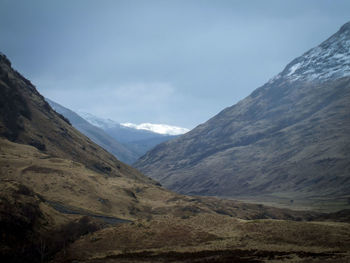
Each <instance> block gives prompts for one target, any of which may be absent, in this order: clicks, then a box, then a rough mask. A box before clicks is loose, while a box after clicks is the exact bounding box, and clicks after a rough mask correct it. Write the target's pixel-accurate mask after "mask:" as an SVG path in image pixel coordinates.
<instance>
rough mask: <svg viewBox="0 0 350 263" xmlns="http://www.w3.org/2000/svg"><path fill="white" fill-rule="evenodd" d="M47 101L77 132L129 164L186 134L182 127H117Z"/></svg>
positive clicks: (110, 122) (111, 121) (125, 125)
mask: <svg viewBox="0 0 350 263" xmlns="http://www.w3.org/2000/svg"><path fill="white" fill-rule="evenodd" d="M46 101H47V102H48V103H49V104H50V106H51V107H52V108H53V109H54V110H55V111H57V112H58V113H60V114H62V115H63V116H64V117H65V118H67V119H68V120H69V121H70V122H71V123H72V125H73V126H74V127H75V128H76V129H78V130H79V131H80V132H82V133H83V134H85V135H86V136H87V137H89V138H90V139H91V140H92V141H94V142H95V143H97V144H98V145H100V146H101V147H103V148H104V149H106V150H107V151H109V152H110V153H112V154H113V155H114V156H116V157H117V158H118V159H119V160H121V161H123V162H125V163H128V164H132V163H133V162H135V161H136V160H137V159H138V158H139V157H141V156H142V155H144V154H145V153H146V152H147V151H148V150H150V149H152V148H153V147H154V146H156V145H157V144H159V143H162V142H165V141H167V140H170V139H172V138H175V137H176V135H175V134H180V133H184V132H186V131H188V130H187V129H185V128H180V127H176V126H170V125H164V124H148V123H145V124H141V125H135V124H130V123H128V124H120V123H118V122H116V121H113V120H110V119H104V118H99V117H96V116H94V115H92V114H90V113H84V112H79V114H77V113H75V112H74V111H72V110H70V109H68V108H66V107H64V106H62V105H60V104H58V103H56V102H54V101H52V100H50V99H48V98H46ZM155 131H157V132H155Z"/></svg>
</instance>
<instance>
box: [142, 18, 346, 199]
mask: <svg viewBox="0 0 350 263" xmlns="http://www.w3.org/2000/svg"><path fill="white" fill-rule="evenodd" d="M136 167H137V168H139V169H140V170H141V171H142V172H144V173H145V174H146V175H149V176H151V177H152V178H155V179H157V180H159V181H160V182H161V183H162V184H163V185H164V186H166V187H168V188H170V189H172V190H175V191H179V192H181V193H187V194H196V195H216V196H226V197H227V196H231V197H234V196H262V195H272V196H273V195H274V196H284V197H288V198H293V197H296V196H297V197H298V198H309V197H317V196H319V197H327V198H328V197H329V198H331V199H332V198H333V199H335V198H338V197H339V198H340V197H341V198H346V196H349V194H350V190H349V189H350V23H347V24H345V25H344V26H343V27H341V29H340V30H339V31H338V32H337V33H336V34H334V35H333V36H331V37H330V38H329V39H328V40H326V41H325V42H323V43H322V44H320V45H319V46H317V47H315V48H313V49H311V50H310V51H308V52H306V53H305V54H303V55H302V56H300V57H299V58H296V59H295V60H293V61H292V62H291V63H290V64H288V65H287V66H286V68H285V69H284V70H283V71H282V72H281V73H280V74H278V75H277V76H276V77H274V78H272V79H271V80H270V81H269V82H268V83H266V84H265V85H263V86H262V87H260V88H258V89H256V90H255V91H254V92H253V93H252V94H251V95H250V96H248V97H247V98H245V99H243V100H242V101H240V102H238V103H237V104H235V105H233V106H231V107H228V108H226V109H224V110H223V111H222V112H220V113H219V114H217V115H216V116H214V117H213V118H211V119H210V120H208V121H207V122H205V123H203V124H201V125H199V126H198V127H196V128H195V129H193V130H192V131H190V132H189V133H187V134H185V135H183V136H181V137H179V138H177V139H175V140H172V141H170V142H166V143H163V144H160V145H159V146H158V147H156V148H155V149H153V150H152V151H150V152H148V153H147V154H146V155H144V156H143V157H142V158H141V159H139V161H138V162H137V163H136Z"/></svg>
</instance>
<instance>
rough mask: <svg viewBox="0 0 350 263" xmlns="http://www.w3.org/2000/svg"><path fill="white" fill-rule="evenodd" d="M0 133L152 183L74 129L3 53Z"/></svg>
mask: <svg viewBox="0 0 350 263" xmlns="http://www.w3.org/2000/svg"><path fill="white" fill-rule="evenodd" d="M0 136H2V137H5V138H7V139H8V140H10V141H12V142H16V143H21V144H27V145H32V146H34V147H36V148H37V149H38V150H40V151H42V152H44V153H46V154H48V155H50V156H52V157H59V158H64V159H68V160H72V161H75V162H79V163H81V164H83V165H85V166H86V167H87V168H89V169H91V170H93V171H95V172H98V173H103V174H108V175H109V176H121V177H127V178H134V179H137V180H140V181H143V182H147V183H148V182H151V180H150V179H148V178H146V177H145V176H143V175H141V174H140V173H139V172H138V171H137V170H135V169H133V168H131V167H130V166H127V165H125V164H124V163H122V162H120V161H118V160H117V159H116V158H115V157H114V156H113V155H111V154H109V153H108V152H107V151H105V150H104V149H102V148H101V147H99V146H97V145H96V144H95V143H93V142H92V141H91V140H90V139H88V138H87V137H85V136H84V135H82V134H81V133H80V132H78V131H77V130H76V129H74V128H73V127H72V126H71V124H70V123H69V121H68V120H67V119H66V118H64V117H63V116H62V115H60V114H57V113H56V112H55V111H54V110H53V109H52V108H51V107H50V105H49V104H48V103H47V102H46V101H45V100H44V98H43V97H42V96H41V95H40V94H39V93H38V92H37V90H36V89H35V87H34V86H33V85H32V84H31V83H30V81H29V80H27V79H25V78H24V77H22V76H21V75H20V74H19V73H18V72H16V71H15V70H13V69H12V68H11V63H10V61H9V60H8V59H7V58H6V57H5V56H4V55H0Z"/></svg>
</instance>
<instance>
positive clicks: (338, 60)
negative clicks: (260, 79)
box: [269, 22, 350, 82]
mask: <svg viewBox="0 0 350 263" xmlns="http://www.w3.org/2000/svg"><path fill="white" fill-rule="evenodd" d="M349 75H350V22H348V23H346V24H345V25H343V26H342V27H341V28H340V30H339V31H338V32H337V33H335V34H334V35H333V36H331V37H330V38H329V39H327V40H326V41H324V42H323V43H321V44H320V45H319V46H317V47H315V48H312V49H310V50H309V51H307V52H306V53H304V54H303V55H302V56H300V57H298V58H296V59H294V60H293V61H292V62H291V63H289V64H288V65H287V66H286V68H285V69H284V70H283V71H282V72H281V73H280V74H278V75H277V76H275V77H274V78H273V79H271V80H270V81H269V82H273V81H275V80H278V79H280V78H284V79H287V80H289V81H296V80H301V81H314V80H316V81H325V80H327V79H337V78H341V77H345V76H349Z"/></svg>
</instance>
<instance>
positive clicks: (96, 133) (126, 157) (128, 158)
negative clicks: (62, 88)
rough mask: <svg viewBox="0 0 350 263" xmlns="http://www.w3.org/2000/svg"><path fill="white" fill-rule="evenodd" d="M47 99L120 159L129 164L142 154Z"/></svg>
mask: <svg viewBox="0 0 350 263" xmlns="http://www.w3.org/2000/svg"><path fill="white" fill-rule="evenodd" d="M45 100H46V101H47V102H48V103H49V104H50V106H51V107H52V108H53V109H54V110H55V111H57V112H58V113H60V114H62V115H63V116H64V117H65V118H67V119H68V120H69V121H70V123H71V124H72V125H73V127H74V128H76V129H77V130H78V131H80V132H81V133H83V134H84V135H86V136H87V137H89V138H90V139H91V140H92V141H93V142H94V143H96V144H98V145H100V146H101V147H102V148H104V149H106V150H107V151H108V152H110V153H111V154H113V155H114V156H115V157H117V158H118V159H119V160H120V161H122V162H125V163H127V164H132V163H133V162H135V161H136V160H137V158H138V157H139V156H140V155H139V154H138V153H137V152H134V151H132V150H131V149H129V148H127V147H126V146H124V145H122V144H121V143H119V142H118V141H116V140H115V139H113V138H112V137H111V136H109V135H108V134H107V133H106V132H105V131H103V130H102V129H101V128H98V127H96V126H94V125H92V124H91V123H89V122H88V121H86V120H85V119H83V118H82V117H80V116H79V115H78V114H76V113H75V112H74V111H72V110H70V109H67V108H65V107H63V106H62V105H60V104H58V103H56V102H54V101H52V100H50V99H47V98H45Z"/></svg>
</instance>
